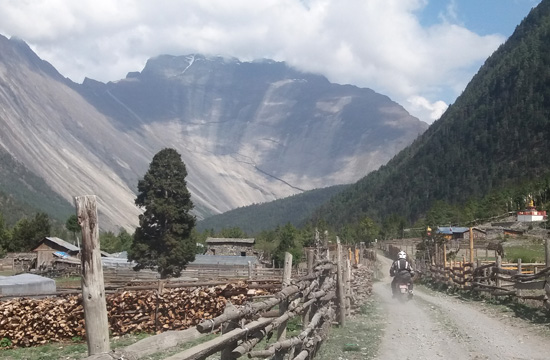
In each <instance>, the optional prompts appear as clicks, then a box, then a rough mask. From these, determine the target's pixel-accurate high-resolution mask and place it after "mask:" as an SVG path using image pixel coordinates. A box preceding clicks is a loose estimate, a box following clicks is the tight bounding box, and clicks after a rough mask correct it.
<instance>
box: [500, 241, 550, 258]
mask: <svg viewBox="0 0 550 360" xmlns="http://www.w3.org/2000/svg"><path fill="white" fill-rule="evenodd" d="M504 253H505V255H506V260H507V261H508V262H512V263H515V262H517V261H518V259H521V261H522V262H524V263H544V262H545V255H544V245H542V244H536V243H526V244H525V245H511V246H505V247H504Z"/></svg>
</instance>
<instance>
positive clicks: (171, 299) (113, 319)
mask: <svg viewBox="0 0 550 360" xmlns="http://www.w3.org/2000/svg"><path fill="white" fill-rule="evenodd" d="M247 292H248V288H247V285H246V284H245V283H238V284H228V285H223V286H213V287H195V288H173V289H164V290H162V291H161V292H158V291H152V290H149V291H124V292H119V293H115V294H112V295H108V296H107V299H106V300H107V311H108V319H109V327H110V331H111V334H112V335H123V334H128V333H133V332H147V333H155V332H161V331H166V330H179V329H185V328H188V327H190V326H194V325H196V324H197V323H199V322H200V321H202V320H204V319H210V318H213V317H216V316H219V315H220V314H221V313H222V312H223V310H224V309H225V305H226V303H227V302H228V301H230V302H231V303H232V304H236V305H241V304H243V303H244V302H246V299H247V295H246V294H247ZM85 335H86V331H85V329H84V310H83V305H82V297H81V296H80V295H66V296H62V297H57V298H45V299H28V298H18V299H13V300H9V301H4V302H0V339H2V338H7V339H9V340H10V342H11V344H12V346H32V345H38V344H44V343H47V342H50V341H63V340H68V339H74V338H84V337H85Z"/></svg>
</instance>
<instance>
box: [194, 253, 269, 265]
mask: <svg viewBox="0 0 550 360" xmlns="http://www.w3.org/2000/svg"><path fill="white" fill-rule="evenodd" d="M249 261H250V262H252V264H258V263H259V262H258V258H257V257H256V256H231V255H195V261H193V262H190V263H189V265H218V264H219V265H242V266H246V265H248V262H249Z"/></svg>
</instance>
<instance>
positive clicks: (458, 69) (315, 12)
mask: <svg viewBox="0 0 550 360" xmlns="http://www.w3.org/2000/svg"><path fill="white" fill-rule="evenodd" d="M426 4H427V1H426V0H302V1H300V0H262V1H257V0H232V1H225V0H201V1H192V0H182V1H155V2H153V1H145V0H117V1H112V0H80V1H73V0H34V1H21V0H3V1H2V2H1V3H0V33H1V34H3V35H6V36H12V35H15V36H18V37H20V38H22V39H23V40H25V41H26V42H27V43H28V44H29V45H30V46H31V47H32V48H33V49H34V50H35V51H36V52H37V53H38V55H39V56H40V57H42V58H43V59H46V60H47V61H49V62H50V63H52V65H54V66H55V67H56V68H57V69H58V70H59V71H60V73H61V74H63V75H64V76H67V77H69V78H71V79H72V80H74V81H76V82H81V81H82V80H83V78H84V77H85V76H87V77H90V78H93V79H96V80H101V81H113V80H118V79H120V78H123V77H125V75H126V73H127V72H129V71H140V70H141V69H142V68H143V66H144V65H145V62H146V61H147V59H149V58H151V57H154V56H157V55H159V54H171V55H184V54H189V53H204V54H217V55H226V56H234V57H237V58H240V59H241V60H252V59H255V58H272V59H275V60H279V61H286V62H287V63H289V64H290V65H293V66H296V67H298V68H300V69H302V70H308V71H313V72H317V73H321V74H324V75H325V76H327V77H328V78H329V80H331V81H333V82H338V83H351V84H354V85H357V86H361V87H369V88H372V89H374V90H375V91H377V92H380V93H383V94H386V95H388V96H390V97H391V98H392V99H393V100H395V101H397V102H399V103H400V104H402V105H403V106H405V108H407V110H409V112H411V113H412V114H413V115H415V116H417V117H419V118H420V119H422V120H425V121H427V122H431V121H430V117H426V111H425V110H422V111H421V110H420V109H429V107H427V105H425V106H424V105H423V106H420V105H418V101H416V100H414V101H409V99H420V98H424V99H430V100H429V101H428V100H426V101H427V104H428V105H429V104H432V105H431V106H434V109H441V104H440V101H445V102H449V101H454V97H456V96H457V94H459V93H460V91H462V90H463V89H464V87H465V85H466V84H467V82H468V81H469V80H470V78H471V76H472V75H473V74H474V73H475V71H477V68H475V66H479V63H480V62H481V61H483V60H484V59H485V58H487V57H488V56H489V55H490V54H491V53H492V52H493V51H494V50H495V49H496V48H497V47H498V45H499V44H501V43H502V42H503V41H504V38H503V37H502V36H498V35H491V36H479V35H477V34H475V33H473V32H471V31H469V30H468V29H466V28H464V27H463V26H461V25H456V24H453V23H452V20H453V18H456V17H457V15H456V13H455V11H456V9H455V7H454V6H453V4H454V2H451V3H450V5H449V7H448V8H447V10H446V13H445V16H444V19H442V20H441V21H440V22H439V23H437V24H436V25H434V26H431V27H427V28H426V27H422V26H421V24H420V22H419V21H418V19H417V17H416V14H417V13H418V12H419V11H421V10H422V8H423V7H424V6H425V5H426ZM472 67H474V68H472ZM415 103H417V105H414V104H415ZM433 104H438V105H433ZM433 111H436V112H437V110H433Z"/></svg>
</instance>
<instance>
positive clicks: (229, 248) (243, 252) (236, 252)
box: [206, 244, 255, 256]
mask: <svg viewBox="0 0 550 360" xmlns="http://www.w3.org/2000/svg"><path fill="white" fill-rule="evenodd" d="M206 255H232V256H254V255H255V254H254V249H253V247H252V245H251V244H219V245H218V244H216V245H208V246H207V250H206Z"/></svg>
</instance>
